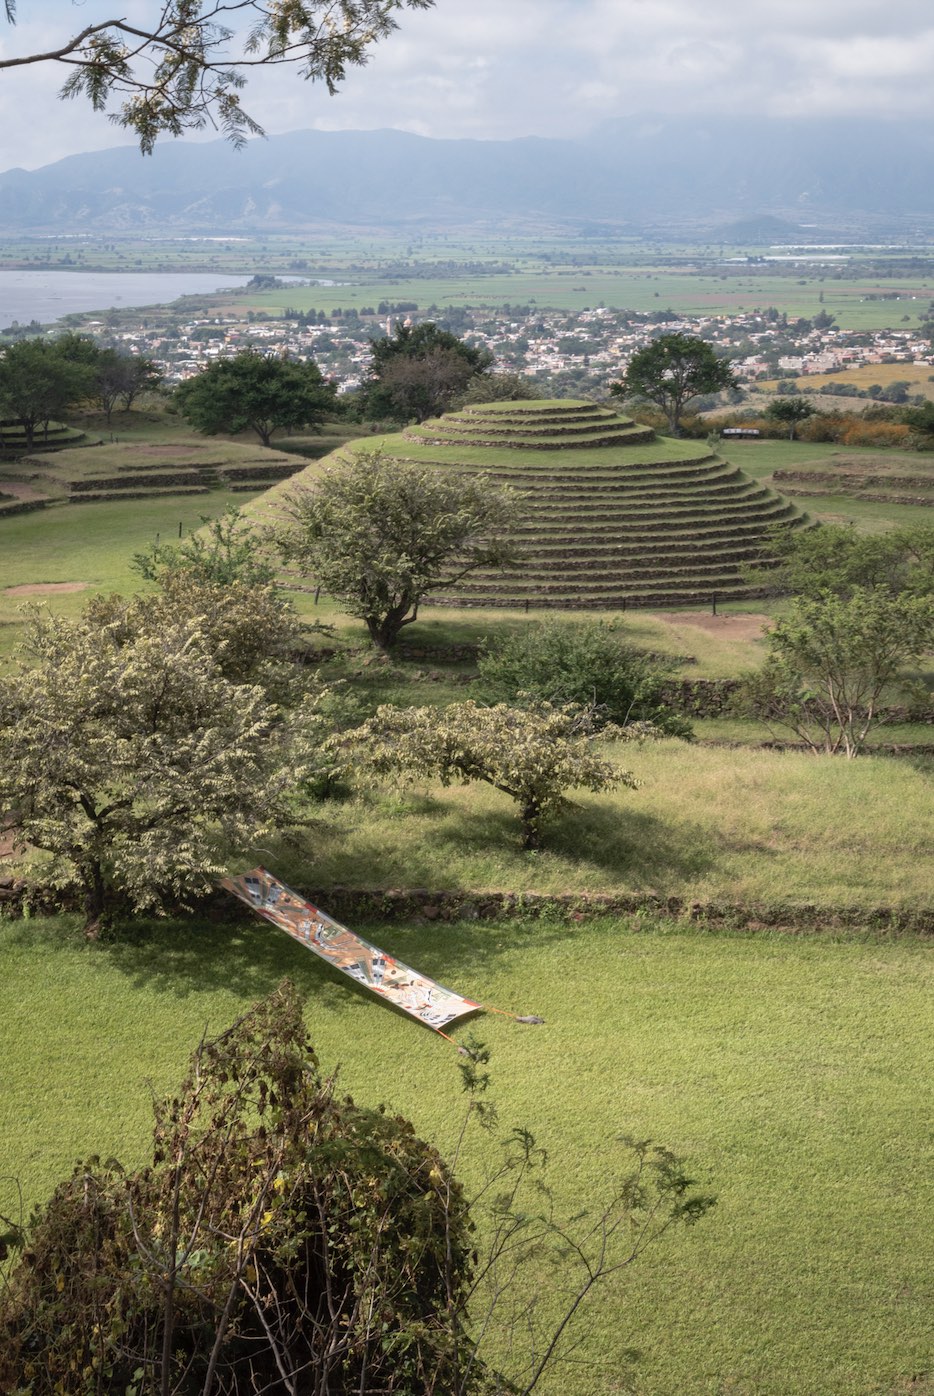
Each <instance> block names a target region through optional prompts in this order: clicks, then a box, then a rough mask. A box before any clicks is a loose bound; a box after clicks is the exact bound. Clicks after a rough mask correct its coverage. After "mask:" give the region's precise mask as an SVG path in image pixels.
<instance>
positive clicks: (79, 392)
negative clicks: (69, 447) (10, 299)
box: [0, 339, 94, 448]
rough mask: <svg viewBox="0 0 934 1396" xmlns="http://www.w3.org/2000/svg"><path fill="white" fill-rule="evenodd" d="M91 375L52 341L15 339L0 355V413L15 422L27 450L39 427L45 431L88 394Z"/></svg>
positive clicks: (85, 365) (32, 442) (33, 442)
mask: <svg viewBox="0 0 934 1396" xmlns="http://www.w3.org/2000/svg"><path fill="white" fill-rule="evenodd" d="M93 374H94V370H93V368H92V367H91V366H90V365H89V364H88V363H86V362H82V361H80V360H77V359H74V358H69V357H67V356H66V354H64V353H63V352H61V351H60V349H59V347H58V346H57V345H56V344H55V343H54V342H49V341H47V340H42V339H20V340H17V341H16V342H15V343H14V344H11V345H9V346H8V348H6V349H4V351H3V353H2V356H0V412H2V414H3V415H4V416H6V417H12V418H13V419H14V420H15V421H17V422H19V424H20V425H21V426H22V428H23V431H24V432H25V434H26V445H27V447H30V448H31V447H32V446H33V445H34V444H35V439H36V432H37V430H38V429H39V427H46V428H47V427H48V424H49V422H50V421H51V420H52V419H53V418H57V417H61V416H63V415H64V413H65V412H67V410H68V408H69V407H71V406H73V405H74V404H75V403H76V402H79V401H80V400H81V399H82V398H84V397H86V396H87V395H88V393H89V392H90V391H91V388H92V382H93Z"/></svg>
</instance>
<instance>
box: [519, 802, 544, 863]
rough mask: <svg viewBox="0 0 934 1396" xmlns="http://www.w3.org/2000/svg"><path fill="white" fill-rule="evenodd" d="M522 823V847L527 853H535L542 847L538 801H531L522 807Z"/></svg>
mask: <svg viewBox="0 0 934 1396" xmlns="http://www.w3.org/2000/svg"><path fill="white" fill-rule="evenodd" d="M519 817H520V819H521V821H522V847H523V848H524V849H525V850H526V851H527V852H533V853H534V852H535V851H536V850H537V849H539V848H541V846H542V831H541V828H540V824H541V810H540V808H539V805H538V801H537V800H529V802H528V804H525V805H523V806H522V813H521V815H520V816H519Z"/></svg>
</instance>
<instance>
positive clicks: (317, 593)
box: [315, 587, 321, 606]
mask: <svg viewBox="0 0 934 1396" xmlns="http://www.w3.org/2000/svg"><path fill="white" fill-rule="evenodd" d="M320 595H321V588H320V587H315V605H316V606H317V604H318V597H319V596H320Z"/></svg>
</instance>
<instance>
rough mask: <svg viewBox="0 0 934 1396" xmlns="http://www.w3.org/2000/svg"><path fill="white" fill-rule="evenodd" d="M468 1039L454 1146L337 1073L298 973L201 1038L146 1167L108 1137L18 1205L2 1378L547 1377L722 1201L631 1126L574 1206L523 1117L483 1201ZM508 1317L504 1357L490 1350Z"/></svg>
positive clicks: (458, 1382) (208, 1385) (416, 1380)
mask: <svg viewBox="0 0 934 1396" xmlns="http://www.w3.org/2000/svg"><path fill="white" fill-rule="evenodd" d="M462 1051H463V1053H464V1056H463V1058H462V1060H461V1063H460V1072H461V1077H462V1082H463V1085H464V1089H465V1090H466V1091H467V1092H468V1104H467V1108H466V1111H465V1116H464V1120H463V1124H462V1128H461V1131H460V1135H459V1140H458V1144H457V1148H456V1151H455V1155H454V1161H453V1163H452V1164H451V1165H449V1164H447V1163H446V1162H445V1160H444V1159H443V1158H442V1156H441V1155H440V1153H439V1152H438V1151H437V1149H435V1148H434V1147H433V1146H432V1145H430V1144H427V1143H425V1142H423V1141H422V1140H421V1139H419V1138H418V1137H417V1135H416V1134H415V1131H414V1129H413V1128H412V1126H411V1124H409V1122H408V1121H407V1120H405V1119H402V1118H400V1117H399V1116H393V1115H391V1114H387V1113H386V1112H385V1111H384V1110H382V1109H379V1110H374V1109H367V1108H365V1107H362V1106H359V1105H357V1104H355V1103H354V1101H353V1100H351V1099H350V1098H348V1097H346V1096H345V1097H343V1098H339V1097H338V1096H337V1094H336V1091H335V1080H334V1077H333V1076H332V1077H330V1078H325V1077H323V1076H322V1073H321V1070H320V1067H319V1064H318V1060H317V1058H316V1056H315V1054H314V1051H313V1049H312V1047H311V1044H310V1042H309V1041H308V1037H307V1033H306V1030H305V1025H304V1022H303V1017H302V1005H301V1002H300V1000H299V998H298V996H297V994H296V992H295V990H294V988H293V986H292V985H291V984H289V982H288V981H285V982H284V983H283V984H281V985H280V986H279V989H278V990H277V991H276V992H275V993H274V994H272V995H270V996H269V997H268V998H267V999H265V1000H263V1001H261V1002H260V1003H258V1004H257V1005H255V1006H254V1007H253V1008H252V1009H251V1010H250V1011H249V1012H247V1013H245V1014H244V1015H243V1017H242V1018H240V1019H239V1020H238V1021H237V1022H236V1023H234V1024H233V1026H232V1027H230V1028H228V1029H227V1031H226V1032H224V1033H222V1034H221V1035H220V1036H219V1037H217V1038H215V1039H214V1040H213V1041H202V1042H201V1044H200V1045H199V1047H198V1049H197V1051H196V1052H195V1053H194V1056H193V1058H192V1061H191V1065H190V1068H189V1072H188V1075H187V1077H186V1079H185V1081H184V1082H183V1083H182V1085H181V1088H180V1089H179V1090H178V1091H177V1092H176V1093H175V1094H174V1095H173V1096H172V1097H170V1098H168V1099H165V1100H163V1101H160V1102H158V1103H157V1104H156V1107H155V1129H154V1133H153V1145H152V1153H151V1161H150V1162H149V1163H148V1164H147V1165H146V1166H145V1167H142V1168H139V1169H137V1170H136V1171H133V1172H128V1171H125V1170H124V1169H123V1168H122V1167H121V1166H120V1165H119V1163H117V1162H115V1161H113V1160H110V1161H108V1162H107V1163H101V1161H100V1159H99V1158H92V1159H90V1160H88V1161H87V1162H86V1163H83V1164H79V1165H78V1166H77V1168H76V1169H75V1171H74V1173H73V1174H72V1177H71V1178H70V1179H68V1180H67V1181H65V1182H63V1183H62V1184H60V1186H59V1187H58V1188H57V1189H56V1191H55V1192H54V1193H53V1195H52V1197H51V1199H50V1200H49V1201H48V1202H47V1203H46V1204H45V1205H44V1206H43V1207H42V1208H41V1209H40V1210H39V1211H38V1212H37V1214H36V1215H35V1216H34V1218H33V1219H32V1220H31V1222H30V1224H29V1225H28V1227H22V1226H15V1227H13V1228H11V1232H10V1236H9V1241H10V1242H12V1245H13V1247H14V1249H15V1251H16V1255H15V1259H14V1261H13V1263H12V1264H11V1266H10V1273H9V1281H8V1283H7V1285H6V1287H5V1289H4V1290H3V1291H2V1292H0V1387H2V1389H3V1390H4V1391H22V1392H26V1391H28V1392H29V1393H30V1394H31V1396H91V1393H94V1396H98V1393H104V1392H112V1393H117V1392H119V1393H121V1396H123V1393H126V1392H135V1393H137V1396H168V1393H171V1396H221V1393H226V1396H255V1393H257V1392H263V1391H268V1392H282V1393H285V1394H287V1393H298V1392H302V1393H305V1392H307V1393H309V1396H311V1394H312V1393H313V1394H314V1396H348V1393H350V1392H367V1393H371V1396H376V1393H379V1394H380V1396H409V1393H414V1392H418V1393H419V1396H507V1393H509V1396H531V1393H532V1392H533V1390H534V1389H535V1388H536V1387H537V1385H538V1383H539V1381H540V1379H541V1377H542V1375H543V1373H545V1371H546V1370H550V1369H553V1368H554V1365H555V1361H556V1357H557V1356H558V1354H559V1347H560V1345H561V1343H562V1341H563V1340H564V1339H565V1338H566V1337H567V1335H568V1332H569V1330H570V1329H571V1326H572V1325H573V1323H574V1321H575V1320H576V1319H577V1318H579V1316H580V1314H581V1312H582V1310H583V1307H584V1305H585V1304H586V1301H587V1300H588V1299H589V1298H590V1297H591V1296H592V1295H593V1293H594V1291H595V1290H596V1289H597V1288H599V1287H600V1286H601V1285H604V1284H605V1283H606V1281H607V1280H609V1279H611V1278H612V1277H613V1276H618V1275H620V1273H621V1272H623V1271H625V1270H626V1269H627V1268H628V1267H630V1266H632V1265H633V1264H634V1263H635V1262H636V1261H637V1260H638V1259H639V1257H640V1256H641V1255H642V1254H643V1253H644V1252H645V1250H646V1248H647V1247H648V1246H650V1245H651V1244H653V1243H654V1242H655V1241H656V1240H658V1239H659V1238H660V1237H661V1236H663V1235H665V1234H666V1233H667V1232H668V1231H670V1230H671V1229H672V1228H673V1227H675V1226H678V1225H691V1224H692V1223H694V1222H696V1221H697V1220H698V1219H699V1218H701V1217H703V1216H704V1215H705V1214H706V1212H708V1211H709V1210H710V1208H711V1207H712V1206H714V1205H715V1200H714V1199H713V1198H711V1197H709V1196H704V1195H702V1194H700V1193H698V1192H697V1190H696V1187H695V1184H694V1181H693V1180H692V1179H691V1178H689V1177H688V1175H687V1174H686V1172H685V1170H684V1166H683V1164H682V1163H681V1161H680V1160H679V1159H678V1158H677V1157H676V1156H675V1155H674V1154H672V1153H671V1151H670V1150H667V1149H664V1148H661V1147H658V1146H656V1145H652V1144H651V1143H649V1142H646V1141H632V1140H623V1143H624V1145H625V1146H626V1147H627V1151H628V1155H629V1158H630V1159H631V1161H632V1167H631V1169H630V1171H629V1172H628V1173H627V1174H624V1175H623V1176H622V1177H618V1178H617V1177H613V1175H612V1173H611V1172H609V1170H608V1172H609V1177H610V1178H612V1182H611V1183H610V1184H609V1186H608V1187H607V1190H606V1191H607V1193H608V1197H607V1200H606V1202H605V1203H603V1204H602V1205H601V1204H599V1203H598V1204H597V1206H595V1207H591V1206H587V1207H584V1208H583V1209H581V1210H580V1211H579V1212H578V1214H577V1215H576V1216H574V1217H572V1218H571V1219H570V1220H565V1219H564V1218H563V1217H561V1215H560V1213H558V1212H557V1210H556V1208H555V1203H554V1199H553V1197H552V1196H551V1193H550V1191H549V1189H548V1186H547V1178H546V1177H545V1175H544V1168H545V1161H546V1156H545V1153H544V1150H542V1149H540V1148H539V1147H538V1146H537V1144H536V1141H535V1139H534V1138H533V1136H532V1135H530V1134H529V1132H528V1131H527V1130H523V1129H516V1130H513V1131H511V1133H510V1134H509V1136H508V1138H502V1137H501V1136H500V1141H499V1142H501V1143H502V1144H503V1148H502V1150H501V1157H500V1161H499V1162H498V1163H496V1164H494V1165H493V1166H492V1167H491V1168H490V1170H489V1172H488V1173H487V1175H486V1176H485V1177H483V1178H482V1180H481V1182H480V1185H479V1187H478V1189H477V1195H476V1197H475V1198H474V1199H473V1201H472V1202H471V1201H469V1200H468V1198H467V1195H466V1193H465V1191H464V1188H463V1187H462V1185H461V1184H460V1182H459V1181H458V1179H457V1177H456V1173H455V1169H456V1168H457V1165H458V1163H459V1161H460V1158H461V1155H462V1152H463V1148H464V1143H465V1140H467V1139H468V1129H467V1126H468V1125H469V1124H470V1123H471V1122H472V1121H479V1122H481V1123H482V1124H483V1125H484V1126H485V1128H486V1130H487V1132H488V1133H489V1132H491V1131H492V1132H493V1133H494V1134H497V1133H498V1131H497V1124H496V1116H495V1111H494V1109H493V1107H492V1106H491V1105H490V1103H489V1101H487V1100H486V1099H485V1098H484V1092H485V1091H486V1090H487V1088H488V1085H489V1073H488V1072H487V1071H486V1069H485V1068H486V1066H487V1064H488V1061H489V1053H488V1052H487V1051H486V1049H485V1048H484V1047H483V1045H482V1044H481V1043H477V1042H475V1041H473V1040H470V1041H469V1042H468V1043H467V1045H466V1046H465V1047H464V1048H463V1049H462ZM613 1162H614V1163H615V1160H614V1161H613ZM610 1167H611V1168H612V1164H611V1165H610ZM545 1268H547V1269H548V1271H549V1274H550V1276H551V1277H552V1283H551V1285H549V1286H542V1285H541V1283H540V1277H541V1275H542V1272H543V1269H545ZM543 1291H544V1295H545V1298H546V1299H547V1300H548V1301H550V1302H548V1303H539V1302H538V1301H539V1300H540V1299H541V1298H542V1295H543ZM504 1332H505V1335H506V1339H507V1341H506V1342H505V1343H500V1345H499V1351H498V1356H500V1357H501V1358H506V1359H507V1360H509V1361H510V1363H511V1367H512V1370H511V1371H510V1372H509V1373H508V1374H502V1375H501V1374H500V1373H498V1372H496V1371H494V1370H493V1369H492V1367H490V1366H489V1365H488V1364H487V1362H486V1361H485V1360H484V1355H485V1352H486V1349H487V1346H488V1340H489V1339H490V1337H491V1336H500V1335H502V1334H503V1333H504ZM526 1343H528V1350H527V1352H524V1351H523V1349H524V1347H525V1344H526Z"/></svg>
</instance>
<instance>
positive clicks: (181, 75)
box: [0, 0, 434, 153]
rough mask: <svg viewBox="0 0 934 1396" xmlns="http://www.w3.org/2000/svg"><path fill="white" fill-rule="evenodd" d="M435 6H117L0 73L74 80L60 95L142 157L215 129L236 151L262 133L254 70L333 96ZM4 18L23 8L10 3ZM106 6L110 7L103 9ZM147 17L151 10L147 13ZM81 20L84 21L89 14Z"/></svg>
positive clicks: (222, 2) (416, 1) (358, 2)
mask: <svg viewBox="0 0 934 1396" xmlns="http://www.w3.org/2000/svg"><path fill="white" fill-rule="evenodd" d="M433 5H434V0H288V2H287V3H275V4H259V3H257V0H150V3H149V4H148V5H143V6H134V7H133V9H132V11H131V12H129V13H128V12H127V11H126V9H125V8H121V7H116V6H115V7H114V8H115V10H116V11H117V12H116V13H114V14H113V15H111V16H110V17H103V18H100V19H97V20H90V17H88V19H89V22H87V23H85V24H84V25H83V27H82V28H81V29H79V30H78V31H77V33H73V34H72V35H71V36H70V37H68V36H65V35H63V36H61V38H56V39H50V43H49V46H48V47H47V48H45V49H43V50H42V51H41V52H38V53H20V54H11V55H9V56H6V54H4V56H2V57H0V71H3V70H4V69H10V68H18V67H24V66H29V65H31V64H37V63H52V64H58V65H60V66H61V67H62V69H63V70H64V71H65V72H67V73H68V77H67V79H66V81H65V84H64V86H63V88H62V92H61V95H62V96H63V97H79V96H83V97H86V98H87V99H88V100H89V101H90V103H91V105H92V107H93V108H94V110H95V111H101V112H102V111H106V110H107V109H108V108H110V107H112V106H113V104H116V106H115V109H114V110H112V111H111V119H112V120H114V121H116V122H117V124H118V125H120V126H123V127H125V128H127V129H128V130H130V131H132V132H133V133H134V134H135V135H136V137H137V138H138V140H139V143H140V147H141V149H142V150H143V151H144V152H145V153H149V152H151V151H152V148H153V146H154V145H155V142H156V140H157V138H158V137H159V136H160V135H169V136H180V135H182V133H183V132H185V131H189V130H199V129H201V128H202V127H204V126H206V125H211V126H214V127H216V128H217V129H219V130H221V131H222V132H223V133H224V135H225V136H226V137H227V138H228V139H229V140H231V141H233V142H234V144H242V142H243V141H244V140H245V138H246V137H247V136H248V135H261V134H262V129H261V127H260V126H259V125H258V124H257V122H256V121H254V120H253V118H252V117H251V116H249V115H248V114H247V112H246V111H245V110H244V109H243V107H242V106H241V102H240V92H241V90H242V88H243V87H244V86H245V84H246V80H247V77H248V75H249V73H250V71H251V70H252V69H254V68H258V67H263V66H275V67H281V66H291V67H293V68H295V69H297V71H298V74H299V76H300V77H303V78H305V79H311V80H318V81H321V82H324V83H325V84H326V86H327V89H328V91H329V92H332V93H333V92H335V91H336V89H337V85H338V83H340V82H342V81H343V79H344V78H345V77H346V75H347V72H348V69H350V68H353V67H360V66H361V65H363V64H365V63H366V62H367V58H368V56H369V52H370V49H371V48H372V47H373V45H374V44H375V43H378V42H379V41H380V40H381V39H384V38H386V37H387V35H389V34H390V33H391V32H392V31H393V29H395V28H397V27H398V26H397V22H396V18H395V16H396V15H397V14H398V13H399V12H400V11H402V10H404V9H411V10H427V9H430V8H431V7H432V6H433ZM4 7H5V12H6V18H7V20H8V21H9V22H10V23H11V24H12V23H13V22H14V20H15V18H16V11H17V3H16V0H4ZM104 8H106V7H104ZM147 11H148V12H149V13H148V14H147ZM82 17H83V16H82Z"/></svg>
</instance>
